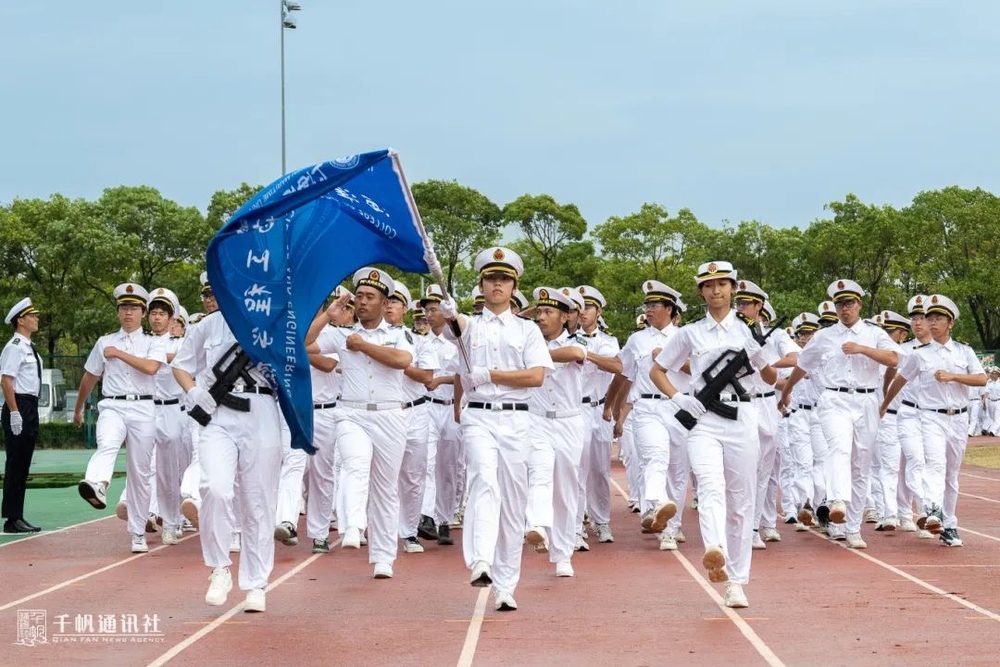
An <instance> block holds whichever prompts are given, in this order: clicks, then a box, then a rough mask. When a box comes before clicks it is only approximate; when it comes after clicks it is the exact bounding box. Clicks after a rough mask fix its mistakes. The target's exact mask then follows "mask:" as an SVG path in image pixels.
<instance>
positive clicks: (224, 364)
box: [188, 343, 251, 426]
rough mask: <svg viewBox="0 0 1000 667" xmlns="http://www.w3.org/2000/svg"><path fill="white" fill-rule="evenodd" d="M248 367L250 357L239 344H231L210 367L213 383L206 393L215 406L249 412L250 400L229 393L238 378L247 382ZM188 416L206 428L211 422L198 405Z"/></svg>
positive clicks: (210, 418) (210, 417) (210, 416)
mask: <svg viewBox="0 0 1000 667" xmlns="http://www.w3.org/2000/svg"><path fill="white" fill-rule="evenodd" d="M250 365H251V361H250V357H248V356H247V353H246V352H244V351H243V348H242V347H240V344H239V343H233V345H232V347H230V348H229V349H228V350H226V353H225V354H223V355H222V357H221V358H220V359H219V360H218V361H217V362H215V365H214V366H212V375H214V376H215V383H214V384H213V385H212V386H211V387H209V388H208V393H209V394H210V395H211V396H212V398H213V399H215V403H216V405H225V406H226V407H227V408H232V409H233V410H238V411H239V412H250V399H248V398H245V397H242V396H233V395H232V394H230V393H229V392H231V391H232V390H233V387H234V386H235V385H236V382H237V381H239V380H240V378H243V380H244V381H248V380H249V377H248V376H247V375H246V371H247V369H248V368H250ZM188 414H189V415H190V416H191V418H192V419H194V420H195V421H196V422H198V423H199V424H201V425H202V426H208V422H210V421H212V415H210V414H208V413H207V412H205V411H204V410H203V409H202V408H201V406H200V405H196V406H194V407H193V408H191V409H190V410H189V411H188Z"/></svg>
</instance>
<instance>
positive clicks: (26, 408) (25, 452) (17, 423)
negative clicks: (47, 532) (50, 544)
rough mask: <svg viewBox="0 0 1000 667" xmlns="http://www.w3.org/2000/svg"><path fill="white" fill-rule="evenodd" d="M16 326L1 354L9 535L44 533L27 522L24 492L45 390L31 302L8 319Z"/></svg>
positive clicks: (21, 305) (6, 526) (5, 529)
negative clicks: (34, 337) (34, 339)
mask: <svg viewBox="0 0 1000 667" xmlns="http://www.w3.org/2000/svg"><path fill="white" fill-rule="evenodd" d="M4 322H6V323H7V324H13V325H14V336H13V338H11V339H10V340H9V341H8V342H7V345H6V346H4V348H3V353H0V376H2V379H0V386H2V387H3V398H4V404H3V411H2V412H0V422H2V424H3V439H4V447H5V448H6V450H7V464H6V466H5V468H4V483H3V516H4V518H6V519H7V520H6V521H5V522H4V524H3V532H5V533H37V532H38V531H40V530H41V528H38V527H37V526H33V525H31V524H30V523H28V522H27V521H25V520H24V491H25V485H26V484H27V481H28V469H29V468H30V467H31V457H32V455H33V454H34V453H35V440H36V439H37V438H38V394H39V392H40V390H41V388H42V360H41V358H40V357H39V356H38V352H37V351H36V350H35V346H34V345H33V344H32V343H31V334H33V333H35V332H36V331H38V311H37V310H36V309H35V308H34V307H33V306H32V305H31V299H27V298H26V299H22V300H21V301H19V302H18V303H17V305H16V306H14V307H13V308H11V309H10V312H9V313H7V317H6V318H5V319H4Z"/></svg>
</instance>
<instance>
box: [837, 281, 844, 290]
mask: <svg viewBox="0 0 1000 667" xmlns="http://www.w3.org/2000/svg"><path fill="white" fill-rule="evenodd" d="M837 289H844V281H843V280H838V281H837Z"/></svg>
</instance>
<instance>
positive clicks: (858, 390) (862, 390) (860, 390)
mask: <svg viewBox="0 0 1000 667" xmlns="http://www.w3.org/2000/svg"><path fill="white" fill-rule="evenodd" d="M826 390H827V391H840V392H843V393H845V394H871V393H874V392H875V389H873V388H871V387H827V388H826Z"/></svg>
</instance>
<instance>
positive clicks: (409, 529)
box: [398, 332, 441, 539]
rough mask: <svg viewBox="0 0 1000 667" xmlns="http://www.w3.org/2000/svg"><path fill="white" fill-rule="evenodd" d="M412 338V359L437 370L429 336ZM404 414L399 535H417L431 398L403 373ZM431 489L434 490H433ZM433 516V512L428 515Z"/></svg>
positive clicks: (424, 477)
mask: <svg viewBox="0 0 1000 667" xmlns="http://www.w3.org/2000/svg"><path fill="white" fill-rule="evenodd" d="M410 336H411V337H412V338H413V363H412V364H410V365H411V366H414V367H416V368H419V369H421V370H425V371H436V370H438V368H440V366H441V364H440V363H439V362H438V358H437V355H436V354H435V348H434V346H433V345H431V339H430V337H429V336H422V335H420V334H418V333H413V332H411V333H410ZM403 417H404V418H405V420H406V447H405V449H404V450H403V461H402V463H401V464H400V468H399V483H398V485H399V537H401V538H403V539H405V538H408V537H416V536H417V524H418V523H420V515H421V513H422V511H423V502H424V493H425V489H426V488H427V465H428V464H427V462H428V460H430V453H429V451H428V450H429V446H428V442H429V440H430V428H431V421H430V402H429V401H428V400H427V387H425V386H424V385H423V383H420V382H415V381H414V380H411V379H410V378H408V377H406V376H405V375H404V376H403ZM432 493H433V491H432ZM427 516H432V515H430V514H429V515H427Z"/></svg>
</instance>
